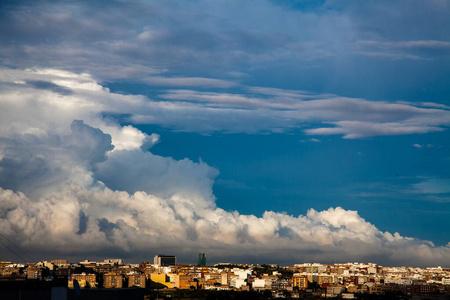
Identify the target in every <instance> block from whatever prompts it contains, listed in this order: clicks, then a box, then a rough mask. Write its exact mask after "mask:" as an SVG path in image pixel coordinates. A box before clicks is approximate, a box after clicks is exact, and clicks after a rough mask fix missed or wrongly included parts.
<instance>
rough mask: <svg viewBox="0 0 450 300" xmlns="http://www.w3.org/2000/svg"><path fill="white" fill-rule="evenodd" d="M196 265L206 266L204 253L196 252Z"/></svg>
mask: <svg viewBox="0 0 450 300" xmlns="http://www.w3.org/2000/svg"><path fill="white" fill-rule="evenodd" d="M197 266H206V255H205V253H199V254H198V259H197Z"/></svg>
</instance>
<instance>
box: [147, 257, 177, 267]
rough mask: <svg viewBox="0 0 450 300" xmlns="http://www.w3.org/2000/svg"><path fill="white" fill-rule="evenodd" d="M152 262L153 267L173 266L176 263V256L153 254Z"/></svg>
mask: <svg viewBox="0 0 450 300" xmlns="http://www.w3.org/2000/svg"><path fill="white" fill-rule="evenodd" d="M153 264H154V265H155V267H168V266H175V265H176V264H177V258H176V257H175V256H173V255H164V254H158V255H155V258H154V259H153Z"/></svg>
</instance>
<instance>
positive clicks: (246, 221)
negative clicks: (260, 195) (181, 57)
mask: <svg viewBox="0 0 450 300" xmlns="http://www.w3.org/2000/svg"><path fill="white" fill-rule="evenodd" d="M243 88H245V89H252V96H251V97H250V96H241V95H236V94H231V93H210V92H198V91H191V90H174V91H173V90H169V91H163V92H162V95H161V99H163V101H154V100H152V99H149V98H147V97H144V96H140V95H120V94H115V93H111V92H110V91H109V90H108V89H106V88H104V87H102V86H101V85H99V84H98V83H97V82H96V81H95V80H93V79H92V77H91V76H90V75H88V74H75V73H71V72H67V71H60V70H52V69H35V70H17V69H2V70H1V71H0V99H2V100H1V101H0V183H1V187H0V231H1V232H2V233H3V234H4V235H5V236H7V237H8V238H9V239H10V240H11V241H13V242H14V243H16V244H17V245H20V246H21V247H22V248H24V249H26V250H27V251H30V253H33V254H35V255H41V256H42V255H46V256H53V257H55V256H69V257H86V256H90V257H93V256H97V257H100V256H102V255H115V256H124V257H129V258H133V259H141V258H148V257H149V256H151V255H152V254H154V253H156V252H166V251H167V252H170V253H175V254H176V255H178V256H179V257H184V258H188V257H195V254H196V253H197V252H199V251H205V252H207V253H208V256H209V257H214V258H217V260H232V261H236V262H238V261H244V260H245V261H251V262H276V263H295V262H301V261H310V260H318V261H324V262H332V261H348V260H352V261H353V260H364V261H375V262H378V263H383V264H409V265H434V264H448V263H450V244H447V246H435V245H433V243H431V242H428V241H423V240H418V239H414V238H409V237H404V236H401V235H400V234H398V233H394V234H392V233H389V232H382V231H381V230H379V229H378V228H377V227H375V226H374V225H373V224H370V223H369V222H367V221H366V220H364V219H363V218H362V217H361V216H359V215H358V213H357V212H356V211H351V210H345V209H342V208H340V207H337V208H330V209H328V210H325V211H321V212H319V211H315V210H314V209H310V210H309V211H308V212H307V214H306V215H299V216H291V215H287V214H285V213H276V212H272V211H267V212H266V213H264V215H263V216H261V217H257V216H254V215H242V214H240V213H239V212H228V211H224V210H223V209H221V208H219V207H217V206H216V204H215V197H214V195H213V190H212V187H213V184H214V179H215V178H216V176H217V175H218V170H216V169H214V168H212V167H210V166H208V165H207V164H206V163H204V162H202V161H199V162H193V161H191V160H188V159H184V160H175V159H173V158H169V157H162V156H158V155H154V154H152V153H151V152H149V151H147V149H149V148H151V146H152V145H153V144H155V143H157V142H158V141H159V136H158V135H155V134H153V135H148V134H145V133H143V132H141V131H139V130H137V129H136V128H134V127H133V126H131V125H128V126H122V125H120V124H119V123H118V122H116V121H114V119H111V118H105V117H104V116H105V115H108V114H114V113H126V114H129V115H130V116H131V117H130V120H132V121H135V122H145V123H150V124H157V125H161V126H168V127H175V128H179V129H181V130H194V129H196V128H200V125H202V126H203V128H206V130H207V131H215V130H219V131H230V132H233V131H240V132H260V131H276V130H286V129H287V128H295V127H297V126H298V124H299V123H304V124H305V126H306V124H308V123H311V122H313V123H314V122H315V123H317V124H319V126H318V127H317V128H315V129H306V130H309V131H307V132H308V133H311V134H312V133H314V134H335V133H338V134H344V135H345V137H347V138H357V137H365V136H372V135H379V134H404V133H410V132H415V133H420V132H429V131H435V130H443V129H444V128H445V126H448V122H449V119H450V118H449V117H448V116H449V112H448V110H447V109H446V108H445V107H439V106H437V107H433V106H432V107H430V106H426V105H424V106H423V107H422V106H418V105H412V104H408V103H387V102H371V101H367V100H364V99H350V98H341V97H336V96H332V95H328V96H327V95H314V94H310V93H306V92H302V91H283V90H275V89H261V88H248V87H243ZM323 123H327V124H330V127H326V128H329V129H325V127H322V126H321V125H320V124H323ZM358 124H359V125H358ZM361 124H366V125H367V126H366V127H364V126H361ZM393 125H395V126H393ZM333 126H334V127H333ZM299 127H300V129H302V126H299ZM333 128H334V130H337V131H338V132H333V131H332V130H333ZM392 128H393V129H392ZM321 130H322V132H320V131H321ZM327 130H331V132H327ZM191 260H192V259H191Z"/></svg>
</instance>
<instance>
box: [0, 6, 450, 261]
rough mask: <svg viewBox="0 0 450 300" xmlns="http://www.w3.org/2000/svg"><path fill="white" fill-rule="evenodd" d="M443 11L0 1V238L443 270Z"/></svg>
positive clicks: (64, 247) (446, 112) (447, 108)
mask: <svg viewBox="0 0 450 300" xmlns="http://www.w3.org/2000/svg"><path fill="white" fill-rule="evenodd" d="M449 12H450V1H447V0H432V1H427V2H426V3H424V2H423V1H365V2H364V3H363V2H359V1H338V0H327V1H326V0H323V1H246V2H242V1H214V2H212V1H200V0H199V1H189V2H177V1H130V2H127V3H125V2H122V1H105V2H96V3H95V4H94V3H90V2H88V1H69V2H61V3H59V2H52V1H35V2H33V3H29V2H27V1H2V3H1V4H0V16H1V17H0V28H2V30H0V40H1V41H2V43H0V232H1V233H2V236H0V241H1V242H2V243H4V244H5V245H16V246H17V247H19V248H20V249H23V250H24V251H26V252H27V253H30V255H31V256H32V257H35V258H36V259H38V260H39V258H49V257H68V258H73V259H76V258H80V257H92V258H93V259H95V258H99V257H122V258H124V259H130V260H132V261H139V260H142V258H143V257H147V256H148V253H174V255H176V256H177V257H179V258H180V259H181V260H185V259H186V258H192V259H193V262H195V260H196V259H197V258H198V253H207V254H208V255H209V256H210V257H214V258H216V259H215V260H214V261H229V262H244V261H245V262H249V263H261V262H268V263H277V264H280V265H283V264H292V263H294V262H296V261H297V262H304V261H318V262H322V263H333V262H336V261H371V262H374V263H377V264H380V265H387V266H394V265H411V266H436V265H442V266H450V236H449V234H448V233H449V232H450V222H448V218H449V214H450V205H449V203H450V151H449V149H450V134H449V130H448V129H449V126H450V85H449V84H448V83H449V80H448V78H450V38H449V37H450V21H449V20H450V13H449ZM10 243H11V244H10ZM0 249H2V250H1V252H0V258H2V257H5V258H7V257H10V256H9V255H10V253H9V251H8V249H6V248H5V247H0ZM208 260H209V258H208Z"/></svg>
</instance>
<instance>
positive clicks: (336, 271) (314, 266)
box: [0, 253, 450, 299]
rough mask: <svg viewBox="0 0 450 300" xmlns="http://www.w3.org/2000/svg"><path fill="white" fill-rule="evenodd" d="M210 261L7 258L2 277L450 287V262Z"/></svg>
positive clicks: (138, 283) (206, 286) (254, 286)
mask: <svg viewBox="0 0 450 300" xmlns="http://www.w3.org/2000/svg"><path fill="white" fill-rule="evenodd" d="M205 262H206V255H205V254H204V253H200V254H199V257H198V263H197V265H196V266H193V265H180V264H178V263H177V260H176V257H175V256H172V255H162V254H160V255H156V256H155V257H154V260H153V264H151V263H149V262H142V263H141V264H129V263H124V262H123V261H122V260H121V259H106V260H104V261H101V262H94V261H88V260H85V261H82V262H78V263H69V262H68V261H66V260H51V261H43V262H39V263H27V264H17V263H12V262H1V263H0V281H27V280H40V281H65V282H67V285H66V287H67V288H69V289H74V288H78V287H79V288H81V289H86V288H105V289H122V288H127V287H138V288H147V289H151V290H155V289H158V290H169V289H174V290H175V289H176V290H233V291H259V292H261V293H266V294H267V293H269V294H270V297H278V298H286V297H288V298H298V297H300V296H301V295H303V294H306V293H310V294H311V295H314V296H317V297H324V298H328V297H340V298H343V299H344V298H347V299H351V298H355V297H356V296H355V295H360V294H375V295H385V294H387V293H391V294H392V293H399V294H402V295H405V296H412V295H428V294H449V293H450V268H442V267H435V268H412V267H383V266H379V265H376V264H373V263H345V264H332V265H328V264H319V263H304V264H296V265H293V266H288V267H281V266H278V265H242V264H239V265H235V264H228V263H227V264H216V265H214V266H206V265H205Z"/></svg>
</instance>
